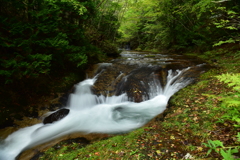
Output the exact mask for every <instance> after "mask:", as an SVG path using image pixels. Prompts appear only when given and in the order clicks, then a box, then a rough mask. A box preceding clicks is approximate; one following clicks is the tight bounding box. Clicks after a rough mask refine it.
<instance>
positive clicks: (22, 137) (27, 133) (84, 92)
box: [0, 69, 190, 160]
mask: <svg viewBox="0 0 240 160" xmlns="http://www.w3.org/2000/svg"><path fill="white" fill-rule="evenodd" d="M186 70H187V69H185V70H182V71H177V72H175V73H173V72H172V71H169V72H168V77H167V83H166V86H165V87H164V88H162V87H161V84H160V82H159V80H157V79H153V80H152V81H151V82H149V84H148V85H149V87H150V91H149V95H150V97H149V100H146V101H143V102H141V103H134V102H130V101H128V97H127V95H126V94H122V95H120V96H112V97H104V96H103V95H101V96H96V95H94V94H92V93H91V90H90V87H91V86H92V85H93V84H94V82H95V80H96V78H93V79H87V80H85V81H83V82H80V83H79V84H77V85H76V91H75V93H74V94H72V95H71V96H70V98H69V99H70V100H69V103H68V106H66V108H69V109H70V112H69V114H68V115H67V116H66V117H65V118H63V119H61V120H59V121H57V122H54V123H51V124H46V125H44V124H43V123H41V124H36V125H33V126H30V127H26V128H23V129H20V130H18V131H16V132H14V133H13V134H11V135H9V136H8V137H7V138H6V139H5V140H4V142H3V143H2V145H1V146H0V160H14V159H15V157H16V156H17V155H18V154H19V153H21V152H22V151H23V150H25V149H28V148H31V147H33V146H36V145H38V144H41V143H44V142H47V141H50V140H52V139H54V138H57V137H60V136H63V135H67V134H70V133H74V132H83V133H109V134H114V133H123V132H129V131H131V130H134V129H136V128H139V127H141V126H143V125H144V124H146V123H147V122H148V121H149V120H151V119H152V118H154V117H155V116H157V115H158V114H160V113H162V112H163V111H164V110H165V109H166V106H167V102H168V100H169V98H170V97H171V96H172V95H173V94H174V93H176V92H177V91H178V90H179V89H181V88H183V87H185V86H186V85H188V84H189V83H190V80H189V79H182V78H180V76H181V74H182V73H183V72H185V71H186Z"/></svg>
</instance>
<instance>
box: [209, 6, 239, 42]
mask: <svg viewBox="0 0 240 160" xmlns="http://www.w3.org/2000/svg"><path fill="white" fill-rule="evenodd" d="M239 9H240V8H239V6H236V5H234V4H230V5H229V4H227V3H226V4H225V5H222V6H219V7H217V11H216V12H217V13H218V14H219V16H218V18H216V19H214V22H213V24H214V25H215V26H216V27H217V28H221V29H223V30H224V31H225V32H226V33H227V34H225V36H224V37H221V38H220V39H223V40H220V41H218V42H216V43H215V44H214V45H213V46H220V45H222V44H225V43H237V42H239V41H240V34H239V24H240V15H239ZM215 14H216V13H215Z"/></svg>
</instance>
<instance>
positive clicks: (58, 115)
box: [43, 108, 70, 124]
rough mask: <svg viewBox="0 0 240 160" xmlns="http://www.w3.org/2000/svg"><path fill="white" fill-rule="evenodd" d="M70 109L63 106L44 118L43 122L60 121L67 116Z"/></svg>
mask: <svg viewBox="0 0 240 160" xmlns="http://www.w3.org/2000/svg"><path fill="white" fill-rule="evenodd" d="M69 111H70V110H69V109H66V108H62V109H59V110H57V111H56V112H54V113H52V114H50V115H49V116H47V117H45V118H44V120H43V124H48V123H53V122H55V121H59V120H61V119H63V118H64V117H66V116H67V115H68V113H69Z"/></svg>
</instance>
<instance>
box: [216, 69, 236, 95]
mask: <svg viewBox="0 0 240 160" xmlns="http://www.w3.org/2000/svg"><path fill="white" fill-rule="evenodd" d="M216 77H217V78H218V79H219V80H220V81H221V82H224V83H227V84H228V86H229V87H233V89H234V90H235V91H237V92H240V83H239V82H240V73H235V74H229V73H226V74H222V75H219V76H216Z"/></svg>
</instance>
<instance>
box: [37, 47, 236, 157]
mask: <svg viewBox="0 0 240 160" xmlns="http://www.w3.org/2000/svg"><path fill="white" fill-rule="evenodd" d="M238 50H239V48H237V49H236V48H235V49H229V48H224V49H216V50H213V51H209V52H205V53H203V54H202V55H198V56H199V57H200V58H202V59H204V60H206V61H208V63H210V65H212V69H210V70H209V71H208V72H206V73H204V74H202V75H201V76H200V77H199V80H198V81H197V82H196V83H194V84H192V85H189V86H188V87H186V88H184V89H182V90H181V91H179V92H178V93H177V94H175V95H174V96H173V97H172V98H171V99H170V102H169V106H168V109H167V110H166V111H165V112H164V113H163V114H161V115H159V116H157V117H156V118H154V119H153V120H152V121H151V122H149V123H148V124H147V125H146V126H144V127H142V128H140V129H138V130H135V131H133V132H131V133H127V134H122V135H116V136H113V135H105V136H104V138H102V139H100V140H99V139H98V140H95V141H91V142H89V144H87V145H86V144H85V142H83V141H77V140H76V141H74V140H72V141H69V140H67V141H63V142H61V143H58V144H57V145H56V146H54V147H51V148H49V149H48V150H46V151H43V152H41V153H40V154H38V156H36V157H35V159H44V160H55V159H59V160H60V159H62V160H83V159H88V160H89V159H105V160H115V159H124V160H125V159H146V160H147V159H149V160H150V159H223V158H225V159H228V160H231V159H240V153H239V149H240V147H239V146H240V133H239V132H240V116H239V115H240V114H239V110H240V102H239V99H240V91H239V83H235V81H237V82H239V81H238V80H240V77H239V73H240V51H238ZM188 55H196V54H194V53H188ZM209 57H210V58H209ZM219 75H226V76H227V77H229V81H226V80H223V78H222V79H221V78H219V77H216V76H219ZM231 77H235V80H233V81H234V82H232V81H231V80H230V79H231Z"/></svg>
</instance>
